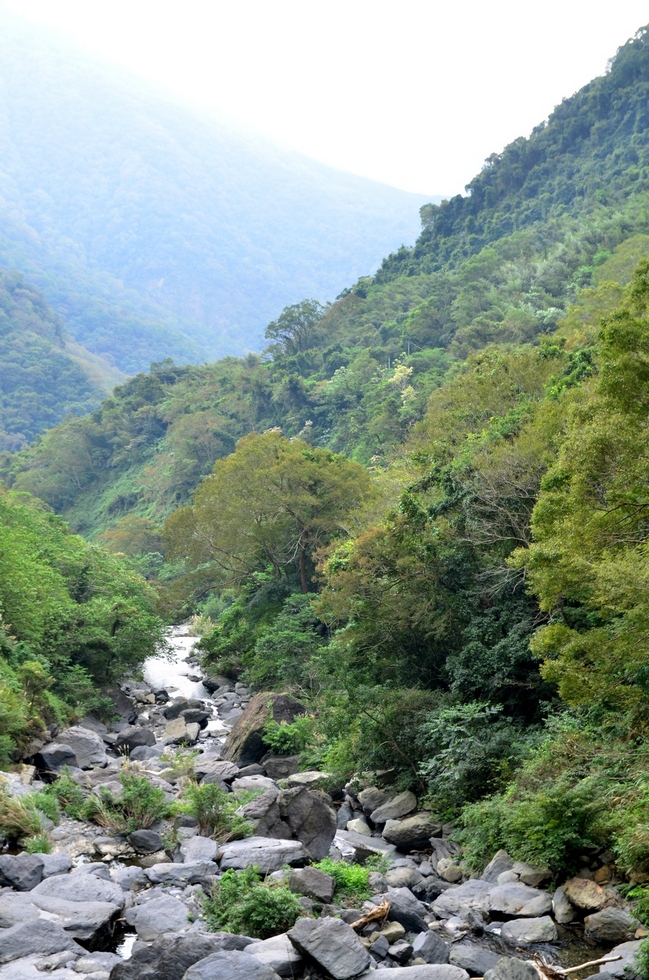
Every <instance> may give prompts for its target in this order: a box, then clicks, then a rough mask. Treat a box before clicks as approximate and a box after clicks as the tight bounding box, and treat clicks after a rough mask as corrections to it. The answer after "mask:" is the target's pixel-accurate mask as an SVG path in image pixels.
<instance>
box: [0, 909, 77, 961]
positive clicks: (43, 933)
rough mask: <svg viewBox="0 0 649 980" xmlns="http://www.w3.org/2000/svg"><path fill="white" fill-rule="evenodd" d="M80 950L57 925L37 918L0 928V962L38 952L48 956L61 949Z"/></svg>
mask: <svg viewBox="0 0 649 980" xmlns="http://www.w3.org/2000/svg"><path fill="white" fill-rule="evenodd" d="M63 949H66V950H71V951H82V952H84V951H83V950H81V947H80V946H79V945H78V944H77V943H75V942H74V940H73V939H71V937H70V936H69V935H68V934H67V933H66V932H65V931H64V930H63V929H62V928H61V926H60V925H58V924H57V923H56V922H48V921H47V919H37V920H35V921H28V922H23V923H20V924H19V925H15V926H10V927H9V928H8V929H2V930H0V963H10V962H11V961H12V960H17V959H20V957H22V956H29V955H31V954H32V953H40V955H41V956H48V955H49V954H50V953H58V952H60V951H61V950H63Z"/></svg>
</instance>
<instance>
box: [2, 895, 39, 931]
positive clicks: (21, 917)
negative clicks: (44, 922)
mask: <svg viewBox="0 0 649 980" xmlns="http://www.w3.org/2000/svg"><path fill="white" fill-rule="evenodd" d="M40 915H41V912H40V909H39V908H38V907H37V906H36V905H34V903H33V902H31V901H30V898H29V895H28V894H27V893H26V892H10V891H6V892H1V893H0V929H10V928H11V926H16V925H19V924H21V923H25V922H30V921H34V920H35V919H39V918H40Z"/></svg>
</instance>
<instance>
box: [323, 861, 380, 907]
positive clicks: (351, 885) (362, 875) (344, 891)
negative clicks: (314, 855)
mask: <svg viewBox="0 0 649 980" xmlns="http://www.w3.org/2000/svg"><path fill="white" fill-rule="evenodd" d="M314 867H316V868H318V869H319V870H320V871H324V873H325V874H328V875H331V877H332V878H333V879H334V881H335V883H336V896H337V897H338V898H339V899H340V898H345V899H350V900H353V901H359V902H365V901H367V899H368V898H370V896H371V894H372V892H371V889H370V886H369V875H370V869H369V868H368V867H363V866H362V865H360V864H347V863H346V862H345V861H332V860H331V858H328V857H326V858H323V859H322V861H319V862H318V864H316V865H314Z"/></svg>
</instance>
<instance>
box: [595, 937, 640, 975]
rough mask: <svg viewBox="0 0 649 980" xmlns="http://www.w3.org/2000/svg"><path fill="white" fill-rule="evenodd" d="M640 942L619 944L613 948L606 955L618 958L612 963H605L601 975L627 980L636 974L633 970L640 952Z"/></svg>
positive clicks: (637, 940)
mask: <svg viewBox="0 0 649 980" xmlns="http://www.w3.org/2000/svg"><path fill="white" fill-rule="evenodd" d="M641 942H642V940H640V939H635V940H632V941H631V942H628V943H619V944H618V945H617V946H614V947H613V949H612V950H611V951H610V953H608V955H609V956H619V957H620V959H619V960H615V961H614V962H612V963H607V964H606V966H603V967H602V968H601V970H600V972H601V973H603V974H606V973H608V974H610V975H611V976H613V977H619V978H620V980H622V978H624V980H627V978H628V977H629V975H631V976H633V974H634V973H636V972H638V971H637V970H636V969H635V965H636V956H637V955H638V952H639V950H640V943H641Z"/></svg>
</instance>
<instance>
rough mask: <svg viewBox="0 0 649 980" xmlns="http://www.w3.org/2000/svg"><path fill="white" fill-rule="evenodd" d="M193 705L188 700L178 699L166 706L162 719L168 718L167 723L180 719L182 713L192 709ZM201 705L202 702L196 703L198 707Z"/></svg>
mask: <svg viewBox="0 0 649 980" xmlns="http://www.w3.org/2000/svg"><path fill="white" fill-rule="evenodd" d="M192 703H193V702H191V701H188V700H187V698H178V699H177V700H174V701H172V702H171V703H170V704H167V705H165V707H164V708H163V709H162V717H163V718H166V719H167V721H175V720H176V719H177V718H180V714H181V712H183V711H188V710H189V709H190V708H191V706H192ZM200 703H201V702H200V701H197V702H196V704H197V705H200Z"/></svg>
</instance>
